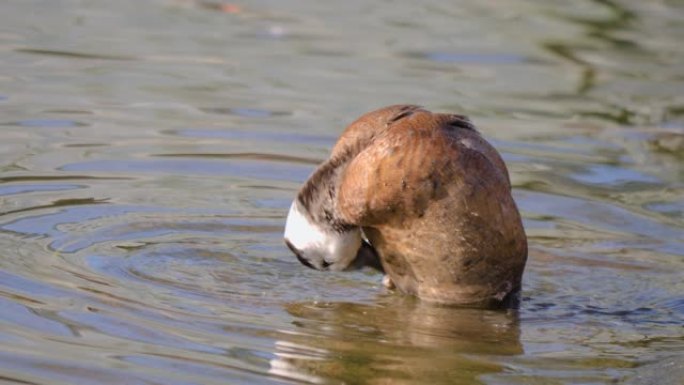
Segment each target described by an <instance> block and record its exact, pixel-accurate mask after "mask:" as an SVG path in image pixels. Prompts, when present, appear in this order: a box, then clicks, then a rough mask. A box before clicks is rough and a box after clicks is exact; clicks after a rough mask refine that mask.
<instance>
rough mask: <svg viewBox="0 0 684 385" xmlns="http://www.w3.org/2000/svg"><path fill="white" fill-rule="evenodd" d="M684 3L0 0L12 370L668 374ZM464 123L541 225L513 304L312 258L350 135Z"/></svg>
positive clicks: (673, 330) (295, 375)
mask: <svg viewBox="0 0 684 385" xmlns="http://www.w3.org/2000/svg"><path fill="white" fill-rule="evenodd" d="M682 40H684V6H683V4H682V3H681V2H678V1H675V0H672V1H666V0H659V1H648V2H643V1H637V0H632V1H629V0H624V1H617V0H601V1H599V0H594V1H580V0H578V1H572V2H568V1H537V2H533V1H523V0H516V1H506V2H494V1H485V2H483V1H462V2H459V3H458V4H455V3H454V4H448V3H446V2H438V1H435V2H413V3H411V2H403V3H398V2H393V1H379V2H377V1H376V2H371V1H369V2H360V1H351V2H334V3H333V2H313V1H311V2H303V1H285V2H269V1H254V2H249V3H247V2H245V3H236V4H229V3H220V2H213V1H209V0H207V1H206V2H202V1H199V2H198V1H191V0H148V1H132V0H125V1H108V2H105V1H85V0H64V1H48V0H44V1H38V0H6V1H3V2H2V3H1V4H0V383H8V384H12V383H19V384H76V383H78V384H267V383H330V384H340V383H347V384H362V383H368V384H401V383H406V384H409V383H411V384H418V383H424V384H613V383H623V382H624V383H631V384H681V383H682V382H681V381H682V380H681V379H682V378H684V242H683V241H682V240H683V239H684V221H683V217H684V214H683V213H684V45H683V44H682ZM407 102H408V103H418V104H422V105H425V106H427V107H428V108H430V109H433V110H441V111H454V112H462V113H466V114H468V115H470V116H471V117H472V118H473V120H474V121H475V122H476V123H477V124H478V126H479V127H480V130H481V131H482V132H483V133H484V134H485V135H486V137H487V138H489V139H490V140H491V141H492V143H494V144H495V146H496V147H497V148H498V149H499V150H500V151H501V152H502V154H503V155H504V157H505V159H506V161H507V162H508V164H509V167H510V170H511V174H512V180H513V183H514V186H515V197H516V199H517V201H518V203H519V206H520V208H521V210H522V213H523V215H524V219H525V226H526V229H527V232H528V235H529V240H530V246H531V251H530V261H529V264H528V269H527V271H526V275H525V278H524V285H525V287H524V293H523V297H524V298H523V301H522V305H521V308H520V310H519V311H517V312H512V311H509V312H500V311H483V310H471V309H453V308H444V307H434V306H428V305H425V304H421V303H420V302H418V301H415V300H412V299H410V298H404V297H402V296H399V295H396V294H392V293H388V292H386V291H385V290H384V289H383V288H382V287H381V284H380V281H381V277H380V276H379V275H377V274H375V273H373V272H371V271H359V272H354V273H343V274H325V273H319V272H315V271H310V270H308V269H306V268H304V267H302V266H301V265H300V264H299V263H298V262H297V261H296V260H295V258H294V257H293V256H292V255H291V254H290V253H289V252H288V251H287V249H286V248H285V247H284V246H283V244H282V241H281V232H282V227H283V223H284V217H285V214H286V209H287V207H288V205H289V202H290V200H291V199H292V197H293V196H294V194H295V192H296V190H297V189H298V187H299V185H300V184H301V182H302V181H303V180H305V179H306V177H307V176H308V174H309V173H310V172H311V171H312V170H313V168H314V167H315V165H316V164H317V163H318V162H320V161H321V160H322V159H324V158H325V157H326V156H327V152H328V150H329V149H330V146H331V145H332V143H333V142H334V140H335V138H336V136H337V135H338V133H339V132H340V131H341V129H342V128H343V127H344V126H345V125H346V124H347V123H349V122H350V121H351V120H352V119H353V118H355V117H356V116H358V115H360V114H362V113H363V112H366V111H368V110H371V109H374V108H377V107H380V106H383V105H386V104H394V103H407Z"/></svg>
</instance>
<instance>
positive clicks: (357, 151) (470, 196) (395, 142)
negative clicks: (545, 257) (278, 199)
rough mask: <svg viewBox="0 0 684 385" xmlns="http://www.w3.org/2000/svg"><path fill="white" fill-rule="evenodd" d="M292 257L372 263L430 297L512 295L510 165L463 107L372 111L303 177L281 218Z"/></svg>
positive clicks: (521, 254) (517, 254) (514, 227)
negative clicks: (458, 111)
mask: <svg viewBox="0 0 684 385" xmlns="http://www.w3.org/2000/svg"><path fill="white" fill-rule="evenodd" d="M284 241H285V244H286V246H287V247H288V248H289V249H290V250H291V251H292V253H294V255H295V256H296V258H297V259H298V260H299V262H300V263H301V264H303V265H305V266H307V267H309V268H312V269H316V270H321V271H345V270H349V269H350V268H352V267H354V266H357V267H358V266H363V265H369V266H372V267H375V268H377V269H378V270H380V271H382V272H384V274H385V276H384V279H383V283H384V284H385V286H387V287H388V288H391V289H393V290H396V291H399V292H400V293H404V294H406V295H412V296H415V297H417V298H418V299H420V300H422V301H426V302H433V303H438V304H445V305H463V306H477V307H496V306H503V305H506V304H511V303H516V300H517V299H519V293H520V290H521V287H522V276H523V272H524V269H525V264H526V262H527V237H526V235H525V230H524V227H523V223H522V219H521V216H520V213H519V211H518V208H517V206H516V203H515V201H514V199H513V196H512V188H511V181H510V176H509V173H508V170H507V168H506V164H505V163H504V161H503V159H502V157H501V155H500V154H499V153H498V152H497V150H496V149H495V148H494V147H493V146H492V145H491V144H490V143H489V142H488V141H487V140H485V138H484V137H483V136H482V135H481V134H480V133H479V131H478V130H477V129H476V127H475V125H474V124H473V123H472V121H471V120H470V119H469V118H468V117H467V116H464V115H460V114H452V113H433V112H431V111H429V110H427V109H425V108H423V107H420V106H416V105H392V106H388V107H384V108H380V109H378V110H375V111H371V112H368V113H366V114H364V115H362V116H361V117H359V118H358V119H356V120H355V121H353V122H352V123H351V124H350V125H349V126H347V127H346V129H345V130H344V131H343V132H342V134H341V135H340V137H339V139H338V140H337V142H336V143H335V145H334V146H333V148H332V151H331V153H330V156H329V158H328V159H327V160H326V161H324V162H323V163H322V164H321V165H319V166H318V168H316V170H315V171H314V172H313V173H312V174H311V176H310V177H309V178H308V179H307V180H306V181H305V182H304V184H303V185H302V187H301V189H299V191H298V193H297V195H296V197H295V198H294V200H293V202H292V204H291V206H290V209H289V212H288V215H287V219H286V222H285V229H284Z"/></svg>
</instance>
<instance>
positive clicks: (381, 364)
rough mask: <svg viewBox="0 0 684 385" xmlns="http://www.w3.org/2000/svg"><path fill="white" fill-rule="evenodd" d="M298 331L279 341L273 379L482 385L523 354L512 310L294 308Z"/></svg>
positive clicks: (392, 301) (398, 301)
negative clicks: (507, 359)
mask: <svg viewBox="0 0 684 385" xmlns="http://www.w3.org/2000/svg"><path fill="white" fill-rule="evenodd" d="M286 310H287V311H288V313H290V314H291V315H293V316H294V317H296V321H295V322H296V325H297V329H296V330H295V331H294V332H293V333H291V334H287V336H288V337H286V338H285V339H283V340H281V341H278V342H277V343H276V356H277V358H276V359H274V360H272V361H271V373H273V374H276V375H281V376H286V377H289V378H294V379H298V380H304V381H308V382H313V383H321V382H326V383H327V382H330V381H331V380H333V381H341V382H343V383H354V384H356V383H370V384H389V383H391V384H401V383H416V382H419V383H430V384H440V383H444V384H447V383H449V384H452V383H479V381H478V378H479V377H480V376H482V375H484V374H488V373H496V372H499V371H501V370H503V367H502V366H501V364H499V363H497V356H502V355H517V354H521V353H522V352H523V349H522V345H521V343H520V328H519V323H518V316H517V312H516V311H513V310H508V311H501V310H499V311H492V310H479V309H462V308H451V307H439V306H433V305H429V304H425V303H421V302H418V301H415V300H411V299H407V298H397V297H395V296H391V297H385V298H382V299H380V300H379V301H378V303H377V304H372V305H370V304H358V303H326V304H321V303H291V304H288V305H286Z"/></svg>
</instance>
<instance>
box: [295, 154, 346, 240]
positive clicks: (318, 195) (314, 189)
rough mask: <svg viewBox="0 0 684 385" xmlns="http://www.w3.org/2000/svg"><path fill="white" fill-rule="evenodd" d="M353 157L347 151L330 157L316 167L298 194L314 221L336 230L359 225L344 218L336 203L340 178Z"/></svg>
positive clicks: (303, 207) (303, 206)
mask: <svg viewBox="0 0 684 385" xmlns="http://www.w3.org/2000/svg"><path fill="white" fill-rule="evenodd" d="M351 159H352V156H351V155H350V154H349V153H347V152H345V153H344V154H341V155H340V156H337V157H335V158H331V159H329V160H328V161H326V162H325V163H323V164H322V165H320V166H319V167H318V168H317V169H316V171H315V172H314V173H313V174H312V175H311V177H310V178H309V179H308V180H307V181H306V183H305V184H304V186H303V187H302V189H301V190H300V191H299V194H298V195H297V201H298V202H299V204H300V205H301V208H302V209H303V210H304V211H305V212H306V214H308V215H309V216H310V219H311V220H312V221H313V222H314V223H317V224H320V225H322V226H325V227H328V228H330V229H331V230H334V231H336V232H345V231H349V230H350V229H352V228H354V227H357V226H356V225H354V224H351V223H346V222H345V221H344V220H342V218H341V217H340V215H339V213H338V211H337V205H336V201H337V190H338V187H339V184H340V180H341V178H342V176H343V175H344V171H345V169H346V168H347V165H348V164H349V162H350V161H351Z"/></svg>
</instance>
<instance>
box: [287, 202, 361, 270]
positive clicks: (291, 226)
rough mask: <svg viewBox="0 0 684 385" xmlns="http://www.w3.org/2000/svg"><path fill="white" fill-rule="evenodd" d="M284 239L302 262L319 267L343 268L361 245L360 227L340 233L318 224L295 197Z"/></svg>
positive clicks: (321, 268)
mask: <svg viewBox="0 0 684 385" xmlns="http://www.w3.org/2000/svg"><path fill="white" fill-rule="evenodd" d="M284 237H285V242H286V243H287V244H288V246H289V247H290V249H292V252H294V253H295V254H296V255H297V258H298V259H299V260H300V262H302V263H303V264H305V265H307V266H309V267H312V268H314V269H317V270H334V271H340V270H344V269H345V268H347V267H348V266H349V264H350V263H351V262H352V261H353V260H354V258H356V254H357V252H358V251H359V248H361V230H360V229H359V228H358V227H355V228H353V229H352V230H349V231H344V232H337V231H335V230H333V229H328V228H326V227H325V226H324V225H321V224H317V223H315V222H313V221H312V220H311V219H309V217H308V215H306V213H304V212H302V209H301V207H300V204H299V202H298V201H297V200H296V199H295V201H294V202H292V206H290V212H289V214H288V215H287V222H286V223H285V235H284Z"/></svg>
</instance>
